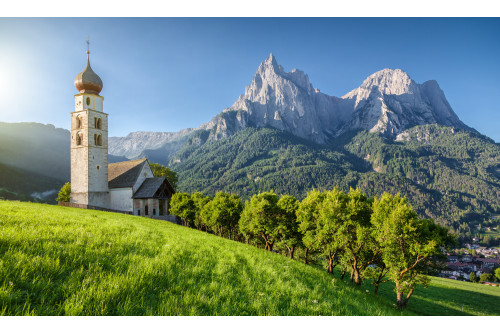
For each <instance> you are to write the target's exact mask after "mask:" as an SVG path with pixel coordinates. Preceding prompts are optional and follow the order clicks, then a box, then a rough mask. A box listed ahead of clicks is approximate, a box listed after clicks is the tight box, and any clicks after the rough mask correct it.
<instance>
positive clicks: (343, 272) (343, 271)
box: [340, 270, 346, 280]
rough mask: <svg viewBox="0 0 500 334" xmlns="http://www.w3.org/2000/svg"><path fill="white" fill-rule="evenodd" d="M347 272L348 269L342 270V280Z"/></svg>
mask: <svg viewBox="0 0 500 334" xmlns="http://www.w3.org/2000/svg"><path fill="white" fill-rule="evenodd" d="M345 273H346V271H345V270H342V274H341V275H340V279H341V280H343V279H344V276H345Z"/></svg>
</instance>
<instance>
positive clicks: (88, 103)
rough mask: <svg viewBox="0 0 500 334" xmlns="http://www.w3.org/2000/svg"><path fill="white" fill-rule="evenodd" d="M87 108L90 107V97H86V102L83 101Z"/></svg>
mask: <svg viewBox="0 0 500 334" xmlns="http://www.w3.org/2000/svg"><path fill="white" fill-rule="evenodd" d="M85 102H86V103H87V105H88V106H90V97H87V100H86V101H85Z"/></svg>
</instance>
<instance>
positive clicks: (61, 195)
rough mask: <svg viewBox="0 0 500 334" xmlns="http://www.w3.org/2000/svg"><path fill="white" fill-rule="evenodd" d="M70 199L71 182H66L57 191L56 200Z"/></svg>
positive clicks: (64, 200)
mask: <svg viewBox="0 0 500 334" xmlns="http://www.w3.org/2000/svg"><path fill="white" fill-rule="evenodd" d="M70 200H71V183H69V182H66V183H65V184H64V185H63V186H62V187H61V190H59V192H58V193H57V198H56V201H58V202H69V201H70Z"/></svg>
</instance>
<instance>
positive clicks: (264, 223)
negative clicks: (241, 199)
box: [239, 191, 280, 251]
mask: <svg viewBox="0 0 500 334" xmlns="http://www.w3.org/2000/svg"><path fill="white" fill-rule="evenodd" d="M278 200H279V198H278V196H277V195H276V194H275V193H274V192H273V191H268V192H263V193H259V194H257V195H253V196H252V197H251V198H250V201H246V202H245V208H244V209H243V213H242V214H241V219H240V222H239V229H240V232H241V233H242V234H243V235H244V236H245V237H246V238H247V240H248V238H250V237H253V236H256V237H261V238H262V239H263V240H264V242H265V249H266V250H268V251H272V250H273V246H274V243H275V242H276V240H277V236H278V226H279V221H278V220H279V212H280V209H279V207H278Z"/></svg>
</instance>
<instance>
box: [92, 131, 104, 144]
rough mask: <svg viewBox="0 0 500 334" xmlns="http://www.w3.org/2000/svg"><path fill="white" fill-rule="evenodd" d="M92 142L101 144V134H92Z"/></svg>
mask: <svg viewBox="0 0 500 334" xmlns="http://www.w3.org/2000/svg"><path fill="white" fill-rule="evenodd" d="M94 143H95V145H96V146H102V136H101V135H98V134H97V133H96V134H94Z"/></svg>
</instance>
